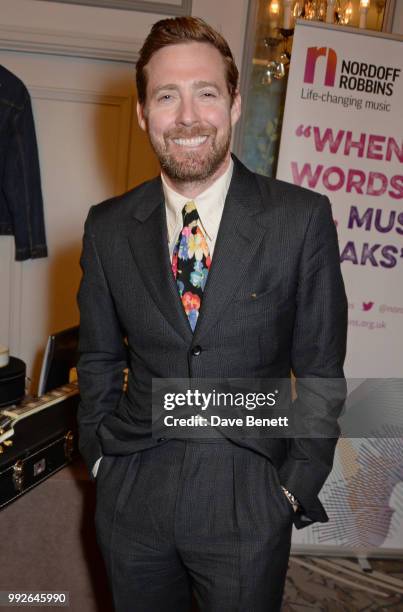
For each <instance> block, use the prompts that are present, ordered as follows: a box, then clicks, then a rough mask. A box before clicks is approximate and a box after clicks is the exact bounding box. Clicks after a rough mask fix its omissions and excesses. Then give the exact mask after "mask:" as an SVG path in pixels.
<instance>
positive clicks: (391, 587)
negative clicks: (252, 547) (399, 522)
mask: <svg viewBox="0 0 403 612" xmlns="http://www.w3.org/2000/svg"><path fill="white" fill-rule="evenodd" d="M370 564H371V567H372V571H371V572H363V571H362V570H361V568H360V567H359V565H358V563H357V561H356V560H355V559H345V558H330V557H308V556H300V555H298V556H297V555H294V556H292V557H291V558H290V565H289V571H288V576H287V583H286V590H285V596H284V604H283V612H310V611H312V610H321V611H323V612H370V611H371V612H372V611H374V612H375V611H377V612H382V611H384V610H395V611H396V612H398V611H400V612H403V559H402V560H385V559H382V560H381V559H377V560H374V559H371V560H370Z"/></svg>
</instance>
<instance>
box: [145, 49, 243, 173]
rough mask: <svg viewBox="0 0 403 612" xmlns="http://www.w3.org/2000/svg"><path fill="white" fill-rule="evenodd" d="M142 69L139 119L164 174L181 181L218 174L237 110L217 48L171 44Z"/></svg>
mask: <svg viewBox="0 0 403 612" xmlns="http://www.w3.org/2000/svg"><path fill="white" fill-rule="evenodd" d="M146 70H147V77H148V82H147V97H146V102H145V105H144V106H141V105H139V104H138V105H137V114H138V120H139V124H140V127H141V128H142V129H143V130H145V131H147V132H148V135H149V138H150V142H151V145H152V147H153V149H154V151H155V153H156V155H157V157H158V159H159V162H160V164H161V167H162V169H163V170H164V171H165V173H166V175H167V176H169V177H170V178H171V179H172V180H176V181H180V182H197V181H205V180H206V179H208V178H210V177H215V176H219V175H220V170H221V169H223V168H225V167H226V163H227V161H228V158H229V156H230V150H229V147H230V140H231V132H232V126H234V125H235V123H236V122H237V120H238V118H239V115H240V96H239V93H237V94H236V96H235V99H234V101H233V103H232V105H231V98H230V94H229V92H228V87H227V83H226V78H225V65H224V60H223V58H222V56H221V54H220V53H219V51H217V49H216V48H215V47H213V46H212V45H210V44H208V43H197V42H192V43H186V44H178V45H170V46H168V47H164V48H163V49H160V50H159V51H157V52H156V53H155V54H154V55H153V56H152V57H151V60H150V61H149V62H148V64H147V66H146Z"/></svg>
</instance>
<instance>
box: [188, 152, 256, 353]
mask: <svg viewBox="0 0 403 612" xmlns="http://www.w3.org/2000/svg"><path fill="white" fill-rule="evenodd" d="M233 159H234V172H233V175H232V180H231V184H230V188H229V190H228V194H227V198H226V201H225V205H224V210H223V215H222V218H221V223H220V228H219V232H218V236H217V241H216V245H215V248H214V254H213V258H212V263H211V267H210V270H209V274H208V277H207V282H206V287H205V290H204V295H203V303H202V307H201V311H200V315H199V319H198V321H197V325H196V329H195V332H194V338H193V342H194V343H196V344H197V343H199V341H200V340H201V338H202V337H203V336H204V335H205V334H206V332H207V331H208V330H209V329H210V328H211V327H212V326H213V325H214V324H215V323H216V321H217V319H218V318H219V317H220V316H222V313H223V311H224V309H225V306H226V305H227V304H228V303H229V302H230V301H231V298H232V297H233V294H234V293H235V291H236V289H237V286H238V285H239V281H240V280H241V279H242V278H243V276H244V275H245V273H246V271H247V269H248V266H249V265H250V263H251V261H252V259H253V257H254V255H255V253H256V251H257V249H258V247H259V244H260V242H261V240H262V238H263V235H264V233H265V232H266V229H267V228H266V227H265V226H264V224H263V223H261V221H262V217H261V213H262V212H263V210H264V209H263V205H262V201H261V195H260V191H259V189H258V186H257V183H256V179H255V177H254V175H253V174H252V173H251V172H250V171H249V170H248V169H247V168H245V166H243V164H241V163H240V162H239V160H237V158H236V157H234V156H233Z"/></svg>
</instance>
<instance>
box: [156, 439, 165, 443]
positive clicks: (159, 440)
mask: <svg viewBox="0 0 403 612" xmlns="http://www.w3.org/2000/svg"><path fill="white" fill-rule="evenodd" d="M164 440H165V438H158V440H157V442H163V441H164Z"/></svg>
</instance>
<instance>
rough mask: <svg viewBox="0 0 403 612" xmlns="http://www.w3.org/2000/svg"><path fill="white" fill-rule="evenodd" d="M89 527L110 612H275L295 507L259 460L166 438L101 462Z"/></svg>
mask: <svg viewBox="0 0 403 612" xmlns="http://www.w3.org/2000/svg"><path fill="white" fill-rule="evenodd" d="M96 480H97V485H96V486H97V507H96V515H95V523H96V530H97V539H98V544H99V546H100V549H101V551H102V554H103V557H104V561H105V565H106V569H107V573H108V578H109V582H110V586H111V589H112V594H113V599H114V605H115V609H116V612H189V611H190V607H191V594H192V591H193V592H194V595H195V597H196V599H197V602H198V606H199V609H200V612H276V611H277V610H280V608H281V599H282V595H283V589H284V582H285V576H286V571H287V565H288V557H289V551H290V541H291V528H292V513H293V510H292V508H291V505H290V504H289V502H288V501H287V499H286V498H285V496H284V494H283V492H282V491H281V489H280V483H279V480H278V476H277V473H276V471H275V469H274V467H273V466H272V464H271V463H270V462H269V461H268V460H267V459H266V458H265V457H263V456H261V455H258V454H257V453H255V452H253V451H250V450H248V449H245V448H243V447H240V446H237V445H236V444H234V443H232V442H230V441H223V440H215V439H214V440H212V439H211V440H203V441H200V440H199V441H195V440H168V441H164V442H162V443H161V444H160V445H159V446H157V447H154V448H151V449H148V450H144V451H141V452H138V453H135V454H133V455H129V456H105V457H104V458H103V459H102V461H101V464H100V468H99V472H98V476H97V479H96Z"/></svg>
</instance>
